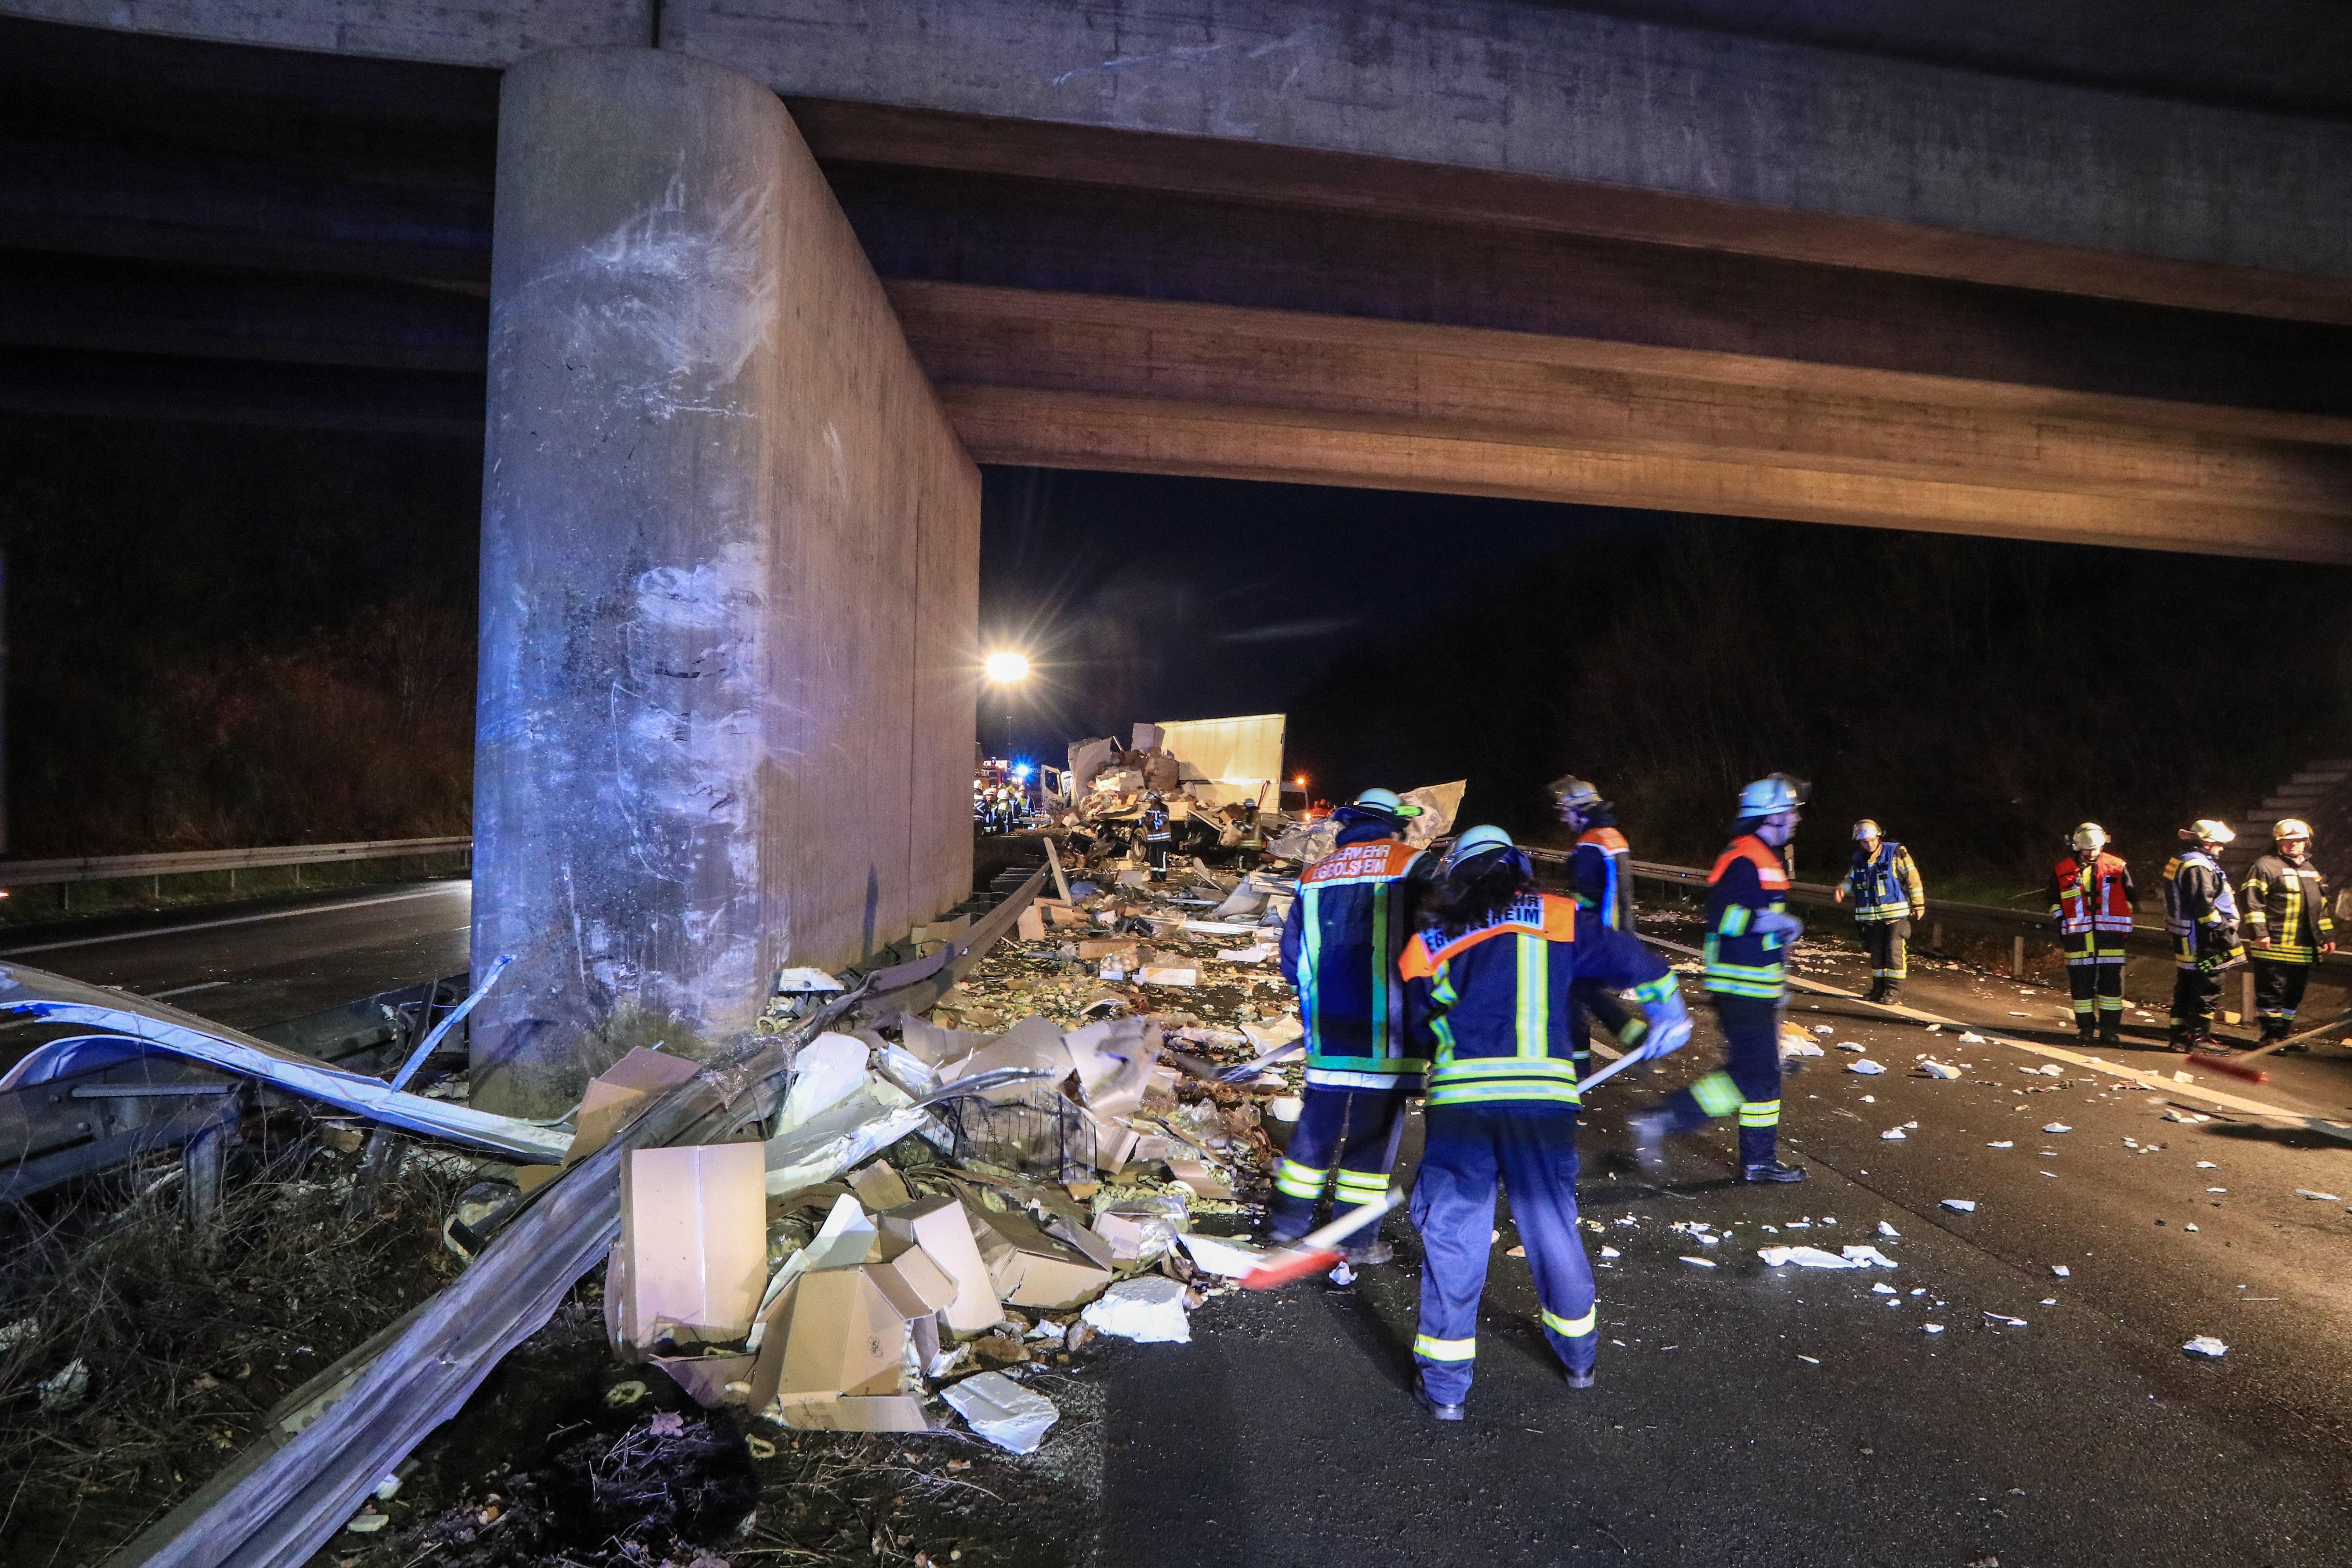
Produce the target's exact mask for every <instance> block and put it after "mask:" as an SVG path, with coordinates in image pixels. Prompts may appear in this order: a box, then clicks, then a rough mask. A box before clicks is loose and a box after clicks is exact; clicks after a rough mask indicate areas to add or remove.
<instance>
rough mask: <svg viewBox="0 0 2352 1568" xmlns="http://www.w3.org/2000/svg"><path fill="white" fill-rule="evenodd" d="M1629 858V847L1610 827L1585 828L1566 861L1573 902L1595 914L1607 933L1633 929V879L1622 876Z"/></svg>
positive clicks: (1631, 851) (1630, 856)
mask: <svg viewBox="0 0 2352 1568" xmlns="http://www.w3.org/2000/svg"><path fill="white" fill-rule="evenodd" d="M1632 860H1633V847H1632V846H1631V845H1629V844H1627V843H1626V842H1625V836H1624V835H1623V834H1622V833H1620V832H1618V831H1617V830H1616V829H1615V828H1613V827H1588V828H1586V829H1585V830H1584V831H1583V832H1582V833H1581V834H1580V835H1578V836H1577V840H1576V850H1575V853H1574V854H1572V855H1571V856H1570V858H1569V878H1570V881H1572V882H1573V883H1574V884H1575V887H1576V901H1577V902H1578V903H1579V904H1580V905H1582V906H1583V907H1584V908H1586V909H1588V910H1593V911H1595V912H1596V913H1598V914H1599V915H1600V916H1601V924H1602V925H1605V926H1607V927H1608V928H1609V929H1610V930H1611V931H1632V930H1633V878H1632V877H1630V876H1628V875H1627V874H1626V872H1627V870H1628V868H1629V866H1630V864H1631V862H1632Z"/></svg>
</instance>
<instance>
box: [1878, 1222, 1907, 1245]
mask: <svg viewBox="0 0 2352 1568" xmlns="http://www.w3.org/2000/svg"><path fill="white" fill-rule="evenodd" d="M1878 1234H1879V1235H1881V1236H1885V1237H1894V1238H1895V1240H1898V1241H1899V1240H1901V1239H1902V1237H1903V1233H1902V1232H1901V1231H1899V1230H1897V1229H1895V1227H1894V1226H1891V1225H1889V1224H1887V1223H1886V1221H1885V1220H1880V1221H1879V1222H1878Z"/></svg>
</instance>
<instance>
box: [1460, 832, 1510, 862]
mask: <svg viewBox="0 0 2352 1568" xmlns="http://www.w3.org/2000/svg"><path fill="white" fill-rule="evenodd" d="M1510 847H1511V836H1510V835H1509V834H1507V833H1506V832H1504V831H1503V830H1502V829H1501V828H1499V827H1496V826H1491V825H1489V826H1480V827H1474V828H1472V829H1471V830H1470V831H1469V832H1467V833H1465V834H1464V835H1463V836H1462V837H1459V838H1457V839H1455V840H1454V848H1453V850H1452V852H1451V853H1449V854H1448V855H1447V856H1446V857H1445V858H1447V859H1448V860H1466V859H1468V858H1470V857H1471V856H1473V855H1483V854H1485V853H1486V851H1487V850H1489V849H1508V848H1510Z"/></svg>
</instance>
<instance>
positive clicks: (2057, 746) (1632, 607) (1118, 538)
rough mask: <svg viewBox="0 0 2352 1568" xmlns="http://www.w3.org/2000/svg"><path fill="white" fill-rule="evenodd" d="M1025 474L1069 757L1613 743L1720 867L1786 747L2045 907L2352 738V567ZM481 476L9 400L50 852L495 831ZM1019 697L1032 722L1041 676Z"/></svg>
mask: <svg viewBox="0 0 2352 1568" xmlns="http://www.w3.org/2000/svg"><path fill="white" fill-rule="evenodd" d="M984 478H985V489H984V500H983V526H982V610H981V613H982V625H983V628H984V641H983V647H1001V646H1010V647H1020V648H1023V649H1024V650H1026V651H1027V652H1029V653H1030V654H1031V656H1032V657H1033V658H1034V659H1035V660H1036V662H1037V665H1038V671H1037V674H1036V676H1035V678H1034V679H1033V680H1032V681H1031V682H1030V683H1029V684H1028V685H1027V686H1026V687H1024V688H1023V689H1022V690H1021V692H1020V696H1019V700H1018V709H1017V711H1016V713H1015V721H1016V729H1017V732H1018V738H1019V740H1020V742H1021V745H1020V750H1021V751H1022V752H1025V753H1026V754H1028V755H1031V756H1033V757H1036V758H1039V759H1042V760H1046V761H1058V760H1059V759H1060V758H1061V757H1062V756H1063V755H1064V754H1065V752H1064V749H1065V748H1066V745H1067V743H1068V742H1070V741H1072V740H1074V739H1078V738H1083V737H1086V736H1089V735H1097V734H1113V733H1115V734H1118V735H1121V736H1124V735H1125V734H1126V733H1127V732H1128V730H1129V726H1130V725H1132V724H1133V723H1135V722H1137V721H1150V720H1164V719H1181V718H1208V717H1215V716H1219V715H1225V714H1237V713H1255V712H1267V711H1280V712H1284V713H1286V714H1288V715H1289V716H1290V726H1289V744H1288V754H1287V759H1286V760H1287V763H1288V771H1290V772H1292V773H1299V772H1305V773H1308V774H1309V776H1310V778H1311V780H1312V781H1313V793H1315V794H1316V795H1321V796H1325V797H1328V798H1345V796H1346V795H1349V794H1351V793H1353V792H1354V791H1355V790H1357V789H1359V788H1361V787H1363V786H1364V785H1366V784H1389V785H1391V786H1394V787H1400V788H1404V787H1411V786H1412V785H1415V784H1433V783H1439V782H1443V781H1444V780H1448V779H1453V778H1466V779H1468V780H1469V781H1470V784H1471V791H1470V796H1469V800H1468V802H1467V804H1466V805H1465V812H1466V814H1467V815H1468V816H1470V817H1472V818H1474V819H1475V820H1483V821H1496V822H1500V823H1502V824H1504V825H1505V826H1509V827H1511V828H1512V829H1514V830H1515V831H1517V832H1521V833H1524V834H1531V835H1532V834H1541V833H1543V832H1544V831H1546V829H1547V828H1548V827H1549V826H1550V825H1549V822H1548V814H1547V812H1546V809H1545V804H1544V798H1543V795H1542V785H1543V783H1544V781H1545V780H1547V779H1549V778H1550V777H1552V776H1554V775H1556V774H1558V773H1561V772H1564V771H1570V770H1574V771H1577V772H1580V773H1585V774H1587V775H1588V776H1591V777H1593V778H1594V779H1596V780H1597V781H1598V782H1600V783H1601V784H1602V786H1603V787H1604V788H1605V789H1607V790H1609V791H1610V792H1612V794H1614V795H1616V796H1617V797H1618V799H1619V801H1620V804H1621V805H1622V807H1623V810H1624V817H1625V821H1626V825H1627V827H1628V829H1629V831H1631V832H1633V834H1634V836H1635V841H1636V843H1637V844H1640V845H1641V846H1643V848H1644V850H1645V852H1648V853H1653V854H1655V855H1657V856H1659V857H1660V858H1678V859H1684V860H1690V859H1703V858H1705V857H1706V855H1708V854H1709V853H1711V850H1712V847H1713V846H1714V844H1715V843H1716V842H1717V833H1718V830H1719V828H1720V826H1721V825H1722V817H1723V813H1724V808H1725V803H1726V802H1727V801H1728V799H1729V798H1730V795H1731V792H1732V791H1733V790H1735V789H1736V788H1737V787H1738V784H1739V783H1740V782H1741V780H1742V779H1744V778H1748V777H1753V776H1755V775H1757V774H1759V773H1765V772H1768V771H1770V770H1772V769H1775V768H1786V769H1789V770H1790V771H1792V772H1796V773H1803V774H1805V775H1807V776H1809V777H1811V778H1813V779H1815V780H1816V781H1818V783H1819V784H1820V793H1819V796H1818V800H1819V805H1818V807H1817V809H1816V811H1815V813H1814V817H1815V821H1814V823H1813V824H1811V825H1809V826H1808V828H1807V830H1806V833H1805V836H1804V840H1803V845H1804V853H1805V855H1806V856H1807V857H1809V860H1810V863H1811V864H1812V865H1814V866H1815V867H1816V868H1818V867H1819V865H1820V863H1821V857H1822V856H1824V855H1827V856H1830V857H1832V858H1843V826H1844V824H1845V823H1846V822H1848V821H1850V820H1851V819H1852V818H1853V816H1862V815H1871V816H1878V817H1880V818H1882V819H1889V820H1891V821H1892V822H1893V823H1895V824H1898V825H1899V826H1896V827H1895V831H1896V832H1897V833H1898V834H1899V835H1900V836H1901V837H1904V838H1905V839H1906V841H1907V842H1910V843H1911V844H1912V845H1913V846H1914V847H1916V848H1919V849H1920V850H1921V852H1922V854H1923V856H1925V857H1927V858H1932V860H1933V861H1934V862H1935V864H1936V866H1937V875H1939V876H1948V875H1951V874H1956V873H1958V872H1961V871H1965V872H1966V873H1967V874H1968V875H1969V876H1971V877H1976V878H1978V879H1980V881H1981V882H1982V884H1983V887H1984V889H1985V890H1986V891H1987V892H1988V893H1990V894H1997V895H1999V896H2009V895H2011V894H2012V893H2021V894H2027V895H2030V892H2031V889H2032V888H2034V887H2038V886H2039V883H2040V879H2041V878H2042V876H2043V875H2044V874H2046V871H2047V867H2048V859H2047V855H2048V852H2049V850H2050V849H2051V847H2053V845H2054V844H2055V843H2056V841H2057V839H2058V837H2060V836H2061V835H2063V832H2064V831H2065V830H2066V829H2067V828H2069V827H2071V826H2072V825H2073V824H2074V822H2076V821H2078V820H2081V819H2082V818H2083V817H2084V816H2096V817H2098V818H2099V819H2101V820H2103V821H2105V822H2106V823H2107V825H2108V826H2110V828H2111V829H2115V830H2116V831H2117V832H2119V833H2120V834H2122V835H2125V836H2126V839H2127V842H2128V843H2129V845H2130V846H2131V852H2132V853H2134V854H2135V855H2137V856H2140V857H2142V858H2150V859H2156V858H2158V856H2159V854H2160V851H2161V850H2162V848H2163V847H2165V845H2166V844H2167V843H2168V841H2169V837H2170V829H2171V826H2174V825H2175V819H2176V818H2178V819H2179V820H2187V819H2188V818H2189V817H2190V816H2209V815H2221V816H2239V817H2242V816H2244V815H2245V814H2246V813H2247V812H2248V810H2249V809H2250V808H2251V807H2252V803H2253V802H2255V801H2257V800H2259V799H2260V798H2261V797H2262V795H2264V794H2266V793H2267V792H2268V790H2269V788H2270V787H2271V786H2272V785H2273V784H2276V783H2277V782H2278V781H2279V780H2281V779H2284V777H2286V776H2287V775H2288V774H2289V773H2292V772H2294V770H2295V769H2296V768H2297V767H2298V766H2299V765H2301V763H2303V762H2305V760H2307V759H2311V758H2315V757H2322V756H2332V755H2345V754H2352V572H2347V571H2346V570H2343V569H2337V568H2314V567H2305V566H2282V565H2280V564H2277V563H2265V562H2259V561H2240V560H2231V559H2223V558H2208V557H2193V556H2179V555H2167V554H2162V553H2158V552H2145V551H2124V550H2102V549H2095V548H2090V547H2085V546H2069V545H2055V544H2039V543H2023V542H2008V541H2000V540H1987V539H1972V538H1964V537H1954V536H1946V535H1936V534H1927V533H1910V532H1898V531H1882V530H1873V529H1862V528H1832V527H1823V526H1817V525H1810V524H1802V523H1786V522H1770V521H1750V520H1742V519H1737V518H1697V517H1690V516H1685V515H1681V514H1676V513H1671V512H1663V511H1631V510H1627V511H1618V510H1598V509H1590V508H1580V507H1570V506H1557V505H1542V504H1537V503H1528V502H1514V501H1503V500H1476V499H1466V498H1461V497H1452V496H1442V495H1413V494H1402V493H1396V492H1388V491H1376V490H1360V489H1315V488H1308V487H1299V486H1287V485H1268V484H1248V483H1241V482H1236V481H1229V480H1211V479H1172V478H1164V477H1155V476H1146V475H1122V474H1105V473H1086V472H1063V471H1047V470H1034V469H1011V468H1004V469H997V468H992V469H987V470H984ZM479 483H480V447H479V445H478V443H477V442H475V441H472V440H467V439H459V438H456V437H394V436H382V435H377V436H365V435H356V434H348V433H336V432H330V431H305V430H274V429H268V428H257V427H238V426H203V425H172V424H164V423H160V422H152V421H141V420H127V419H126V420H109V419H99V418H75V417H62V416H59V417H30V416H14V417H12V418H10V419H9V420H6V421H5V422H0V549H5V551H6V552H7V557H8V567H9V574H8V583H7V595H8V606H7V608H8V616H9V626H8V632H9V641H10V643H11V645H12V647H11V659H10V664H9V669H8V724H9V733H8V737H7V742H8V758H9V774H10V785H11V792H10V793H11V799H10V802H9V826H10V838H11V844H10V849H11V852H13V853H16V854H19V855H66V854H101V853H117V852H125V853H127V852H138V851H142V850H152V849H166V848H203V847H226V846H230V845H237V844H256V843H263V844H266V843H293V842H301V841H306V840H307V841H333V840H339V839H352V838H397V837H421V836H427V835H434V834H441V833H453V832H462V831H464V830H465V828H466V826H467V809H468V803H469V800H470V794H471V789H470V782H471V781H470V770H471V732H472V714H473V668H472V667H473V647H472V636H473V615H474V605H473V587H474V579H475V573H476V563H477V559H478V507H479V499H478V498H479ZM2086 609H2088V610H2095V612H2096V613H2094V614H2086ZM2260 626H2291V627H2294V628H2296V635H2295V636H2294V637H2284V638H2272V639H2267V640H2263V639H2255V640H2249V638H2248V637H2247V636H2246V635H2245V634H2246V628H2249V627H2260ZM975 651H976V652H977V651H980V650H975ZM981 719H982V730H983V735H984V737H985V739H986V741H987V742H988V744H989V748H990V750H991V751H994V750H996V749H998V748H999V747H1000V746H1001V744H1002V737H1003V733H1004V730H1003V725H1004V708H1003V700H1002V698H1001V696H1000V695H998V694H996V693H993V692H991V693H987V694H985V695H984V696H983V701H982V712H981ZM1924 863H1925V862H1924V861H1923V864H1924ZM2157 863H2160V859H2158V860H2157ZM2148 870H2149V872H2150V874H2151V875H2152V874H2153V871H2154V865H2153V864H2152V865H2150V866H2149V867H2148ZM1947 888H1948V884H1947Z"/></svg>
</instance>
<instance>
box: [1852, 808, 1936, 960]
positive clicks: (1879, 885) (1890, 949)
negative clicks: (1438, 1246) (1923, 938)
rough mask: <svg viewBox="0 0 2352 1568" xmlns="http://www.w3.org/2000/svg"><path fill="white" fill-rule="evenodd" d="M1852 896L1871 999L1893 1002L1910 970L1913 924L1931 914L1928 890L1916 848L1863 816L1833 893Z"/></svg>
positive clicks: (1854, 830)
mask: <svg viewBox="0 0 2352 1568" xmlns="http://www.w3.org/2000/svg"><path fill="white" fill-rule="evenodd" d="M1832 897H1833V898H1835V900H1837V901H1838V902H1839V903H1841V904H1842V903H1844V902H1845V901H1846V900H1848V899H1852V900H1853V924H1854V932H1855V934H1856V935H1858V936H1859V937H1861V938H1862V945H1863V948H1864V951H1866V952H1868V953H1869V954H1870V995H1869V996H1868V998H1866V999H1867V1000H1869V1001H1872V1002H1892V1001H1894V1000H1895V997H1897V996H1898V995H1900V994H1902V991H1903V982H1904V981H1905V980H1906V978H1908V977H1909V975H1910V973H1911V963H1910V947H1911V923H1912V922H1913V921H1923V920H1926V919H1927V891H1926V889H1923V888H1921V887H1920V885H1919V868H1918V867H1917V866H1916V865H1915V864H1914V863H1913V862H1912V859H1911V851H1909V850H1908V849H1906V848H1904V847H1903V846H1901V845H1900V844H1897V843H1895V842H1894V841H1893V840H1891V839H1889V838H1888V837H1886V836H1885V834H1884V833H1882V832H1880V831H1879V827H1878V824H1876V823H1875V822H1873V821H1872V820H1871V819H1870V818H1868V817H1866V816H1865V817H1864V818H1863V819H1862V820H1861V821H1860V822H1857V823H1855V824H1854V825H1853V866H1852V867H1850V868H1848V869H1847V871H1846V874H1845V880H1844V881H1843V882H1840V883H1839V884H1838V885H1837V891H1836V892H1835V893H1834V894H1833V895H1832Z"/></svg>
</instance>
